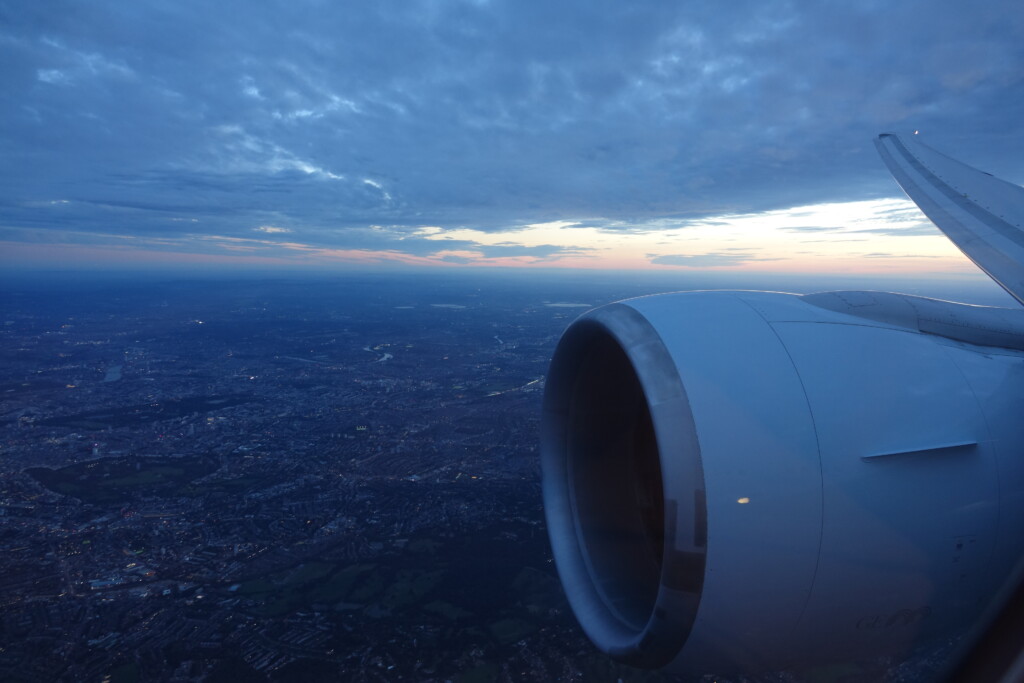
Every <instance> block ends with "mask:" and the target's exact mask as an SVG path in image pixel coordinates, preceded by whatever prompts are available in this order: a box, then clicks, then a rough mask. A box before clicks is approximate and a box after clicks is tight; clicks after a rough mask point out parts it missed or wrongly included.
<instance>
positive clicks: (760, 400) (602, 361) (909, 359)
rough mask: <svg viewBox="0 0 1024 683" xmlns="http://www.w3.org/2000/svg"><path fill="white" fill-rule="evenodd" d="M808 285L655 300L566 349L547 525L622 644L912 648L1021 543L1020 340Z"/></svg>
mask: <svg viewBox="0 0 1024 683" xmlns="http://www.w3.org/2000/svg"><path fill="white" fill-rule="evenodd" d="M819 296H820V295H819ZM883 296H884V295H883ZM890 296H895V295H890ZM813 300H814V299H813V297H800V296H795V295H788V294H772V293H757V292H694V293H685V294H670V295H660V296H651V297H644V298H640V299H633V300H630V301H626V302H622V303H617V304H611V305H609V306H605V307H602V308H599V309H596V310H594V311H591V312H589V313H587V314H586V315H584V316H583V317H581V318H580V319H579V320H577V321H576V322H574V323H573V324H572V325H571V326H570V327H569V329H568V330H567V331H566V333H565V335H564V336H563V338H562V340H561V342H560V343H559V345H558V349H557V351H556V353H555V356H554V359H553V360H552V363H551V369H550V372H549V375H548V379H547V387H546V392H545V397H544V418H543V426H542V462H543V470H544V506H545V512H546V515H547V522H548V529H549V534H550V537H551V545H552V549H553V553H554V557H555V561H556V564H557V567H558V572H559V575H560V577H561V579H562V584H563V587H564V589H565V592H566V594H567V596H568V599H569V602H570V604H571V606H572V609H573V611H574V612H575V614H576V616H577V618H578V619H579V621H580V623H581V625H582V626H583V628H584V630H585V631H586V633H587V635H588V636H589V637H590V639H591V640H592V641H593V642H594V643H595V644H596V645H597V647H598V648H600V649H601V650H603V651H604V652H606V653H608V654H609V655H611V656H613V657H615V658H616V659H619V660H621V661H624V662H627V663H631V664H634V665H638V666H646V667H661V666H668V667H669V668H670V669H672V670H675V671H679V672H692V673H711V672H715V673H726V672H730V671H759V670H761V671H763V670H770V669H779V668H785V667H787V666H790V665H793V664H795V663H813V662H818V661H834V660H837V659H854V658H858V657H862V656H866V657H867V656H875V655H879V654H893V653H898V652H900V651H906V650H907V649H908V648H909V647H911V646H913V645H915V644H918V643H920V642H922V641H923V640H924V639H926V638H928V637H931V636H934V635H937V634H940V633H943V632H947V631H949V630H952V629H955V628H957V627H961V626H965V625H967V624H968V623H969V620H970V619H973V618H975V617H976V616H977V615H978V614H979V612H980V610H981V609H982V608H983V607H984V606H985V604H986V602H987V601H988V600H989V599H990V598H991V597H992V595H993V593H994V592H995V591H996V589H997V588H998V587H999V585H1000V584H1001V582H1002V581H1003V579H1004V578H1005V577H1006V576H1007V575H1008V573H1009V572H1010V570H1011V568H1012V566H1013V564H1014V562H1015V561H1016V560H1017V558H1018V557H1019V556H1020V554H1021V549H1022V546H1024V362H1022V361H1024V353H1022V352H1021V351H1017V350H1011V349H1005V348H994V347H983V346H978V345H972V344H968V343H964V342H963V341H956V340H953V339H949V338H947V337H942V336H937V335H935V334H924V333H922V332H920V331H919V330H917V329H909V328H908V327H905V326H901V325H899V324H891V323H889V322H885V320H884V319H883V320H870V319H866V318H864V317H858V316H856V315H850V314H848V313H844V312H842V311H838V310H831V309H830V308H829V307H824V306H823V305H815V304H814V303H811V301H813ZM933 303H934V304H935V305H936V306H938V305H940V304H943V303H944V302H933ZM830 305H831V304H830ZM843 305H846V304H843ZM900 305H901V306H902V305H903V304H900ZM948 305H949V306H955V305H954V304H948ZM832 307H833V308H834V307H835V306H832ZM964 308H969V307H964ZM988 310H992V309H988ZM957 316H960V317H959V318H958V317H957ZM883 318H884V316H883ZM962 318H963V316H962V315H960V314H959V313H957V314H956V315H953V319H955V320H960V319H962ZM965 324H966V325H967V326H968V327H969V326H970V325H969V320H968V321H967V322H966V323H965Z"/></svg>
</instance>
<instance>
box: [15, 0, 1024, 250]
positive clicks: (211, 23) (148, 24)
mask: <svg viewBox="0 0 1024 683" xmlns="http://www.w3.org/2000/svg"><path fill="white" fill-rule="evenodd" d="M1021 35H1024V9H1021V7H1020V6H1019V4H1017V3H1011V2H993V3H987V4H984V5H980V6H979V5H968V4H967V3H962V5H961V6H956V4H947V6H944V7H943V11H942V12H936V11H934V7H933V5H932V4H931V3H928V2H924V1H921V2H906V3H897V4H895V5H893V4H892V3H872V2H862V3H831V2H829V3H810V2H808V3H794V2H778V1H773V0H769V1H767V2H734V3H729V4H728V7H723V5H721V4H720V3H710V2H707V3H662V2H655V1H653V0H651V1H650V2H631V3H594V2H582V1H580V2H561V3H542V2H519V1H513V0H508V1H500V0H491V1H475V2H474V1H461V0H459V1H456V0H452V1H438V2H383V3H333V2H326V1H316V0H309V1H305V2H303V1H294V0H293V1H289V2H278V3H264V4H259V5H253V4H251V3H247V2H218V3H207V2H197V1H194V2H184V1H182V2H173V3H172V2H166V3H135V4H125V3H121V2H113V1H109V2H100V1H97V2H90V3H81V2H52V3H45V4H38V3H35V4H33V3H6V4H4V5H2V6H0V65H2V66H0V91H2V92H3V95H2V100H0V117H2V120H3V121H4V126H3V127H2V129H0V144H2V145H3V154H4V158H5V163H4V164H2V165H0V230H3V231H5V232H4V233H2V234H0V237H2V238H5V239H8V240H12V239H13V240H15V241H27V242H31V241H33V240H36V241H45V240H46V239H47V238H45V237H43V236H42V235H41V233H45V232H47V231H61V233H62V234H64V235H68V234H72V235H74V234H80V235H82V238H81V239H82V241H83V242H87V241H90V240H93V241H95V240H96V239H98V238H97V237H95V236H97V235H107V236H123V237H131V238H145V239H148V240H158V239H162V238H166V239H173V240H180V239H183V238H186V237H191V238H196V239H198V238H204V237H205V238H212V237H216V238H229V239H237V240H263V241H264V242H270V243H274V242H280V243H281V244H282V245H285V244H292V245H305V246H307V247H312V248H317V249H338V250H364V251H369V252H372V251H387V250H392V251H394V252H396V253H401V254H405V255H408V256H411V257H424V256H429V255H436V254H441V258H446V259H447V260H448V261H451V262H455V261H459V260H460V259H462V260H469V261H472V260H473V259H477V258H485V259H486V258H501V257H510V258H512V257H514V258H527V259H533V260H547V261H551V260H557V259H558V258H560V257H563V256H569V255H576V256H578V255H579V254H581V253H584V252H585V250H586V249H588V248H589V247H588V245H587V244H583V243H580V244H576V245H569V246H554V245H550V244H549V245H523V244H517V243H506V244H504V245H501V244H492V245H483V246H482V245H481V244H480V243H479V242H472V241H465V240H463V241H461V242H459V241H458V240H454V241H452V243H449V244H442V243H441V241H440V240H438V239H427V237H425V236H424V235H422V234H420V233H419V232H418V231H420V230H421V229H422V228H424V227H425V226H437V227H439V228H440V229H441V230H442V231H446V230H456V229H459V228H467V229H472V230H475V231H480V232H484V233H486V232H496V231H508V230H509V229H512V228H517V227H522V226H526V225H530V224H536V223H542V222H552V221H559V220H562V221H571V222H575V223H577V224H581V225H593V226H597V227H601V228H604V229H608V230H615V231H619V232H628V231H630V230H633V229H637V230H651V229H657V225H658V222H659V221H665V220H669V221H676V222H678V221H682V220H687V219H696V218H702V217H707V216H715V215H721V214H737V213H752V212H758V211H767V210H773V209H780V208H785V207H791V206H797V205H808V204H813V203H816V202H826V201H839V200H857V199H867V198H878V197H886V196H896V195H897V193H898V190H897V188H896V187H895V185H894V184H893V183H892V181H891V180H890V179H889V177H888V175H887V174H886V172H885V171H884V169H883V168H882V166H881V164H880V162H879V161H878V160H877V158H876V156H875V153H874V150H873V148H872V146H871V140H872V138H873V136H874V135H875V134H877V133H878V132H880V131H883V130H892V129H895V130H908V129H911V130H912V129H921V130H922V131H924V132H925V133H926V134H927V137H928V140H929V141H930V142H932V143H933V144H934V145H935V146H937V147H939V148H940V149H943V150H944V151H947V152H948V153H950V154H951V155H953V156H958V157H960V158H962V159H963V160H965V161H967V162H968V163H972V164H974V165H977V166H980V167H982V168H985V169H986V170H990V171H992V172H994V173H996V174H997V175H1002V176H1004V177H1007V178H1008V179H1010V180H1015V181H1017V182H1021V181H1022V180H1024V166H1022V165H1021V164H1022V163H1024V162H1022V161H1021V160H1022V159H1024V98H1021V97H1020V95H1019V93H1020V92H1021V88H1022V87H1024V43H1022V41H1021V40H1020V36H1021ZM652 226H653V227H652ZM802 229H803V230H804V231H806V232H808V233H809V232H810V230H809V229H808V228H802ZM879 229H883V230H884V229H885V228H879ZM28 235H32V236H30V237H29V236H28ZM86 235H90V236H92V237H89V238H86V237H85V236H86ZM435 237H436V236H435ZM110 239H113V238H110ZM115 241H116V240H115ZM109 243H111V244H112V243H114V242H113V241H112V242H109ZM282 248H287V247H282ZM464 252H465V253H464ZM467 254H469V255H467ZM673 258H675V260H676V261H677V262H678V261H679V258H683V255H677V256H676V257H672V256H671V255H667V254H666V255H662V261H663V262H665V263H668V262H669V261H672V260H673ZM687 258H689V259H690V260H689V261H687V262H688V263H692V264H698V263H714V262H716V261H717V262H718V263H719V264H721V263H726V262H733V263H739V262H748V261H749V260H751V259H754V258H755V256H754V255H749V256H748V259H747V260H744V259H743V258H742V255H741V254H740V252H735V253H731V252H721V253H710V252H709V253H706V254H705V255H704V256H703V257H702V260H693V258H694V257H687ZM665 259H668V260H667V261H666V260H665ZM684 260H685V259H684Z"/></svg>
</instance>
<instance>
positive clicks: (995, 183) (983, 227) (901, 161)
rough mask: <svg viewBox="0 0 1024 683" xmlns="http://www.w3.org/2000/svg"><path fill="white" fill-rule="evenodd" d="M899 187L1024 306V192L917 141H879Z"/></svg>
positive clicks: (890, 137) (882, 137) (889, 138)
mask: <svg viewBox="0 0 1024 683" xmlns="http://www.w3.org/2000/svg"><path fill="white" fill-rule="evenodd" d="M875 146H876V147H877V148H878V152H879V154H881V156H882V160H883V161H884V162H885V164H886V166H888V167H889V171H890V172H891V173H892V175H893V177H894V178H896V182H898V183H899V184H900V187H902V188H903V191H904V192H906V193H907V196H909V197H910V198H911V199H912V200H914V203H916V204H917V205H918V207H920V209H921V211H923V212H924V213H925V215H926V216H928V218H930V219H931V221H932V222H933V223H935V225H937V226H938V228H939V229H940V230H942V232H944V233H945V234H946V236H947V237H949V239H951V240H952V241H953V243H954V244H956V246H957V247H958V248H959V249H960V251H962V252H963V253H964V254H965V255H966V256H967V258H969V259H971V261H973V262H974V264H975V265H977V266H978V267H979V268H981V269H982V270H983V271H985V273H986V274H988V276H989V277H991V278H992V279H993V280H995V281H996V282H997V283H999V285H1000V286H1002V288H1003V289H1005V290H1006V291H1007V292H1009V293H1010V295H1011V296H1013V298H1015V299H1017V301H1019V302H1021V303H1024V188H1022V187H1020V186H1019V185H1014V184H1013V183H1008V182H1006V181H1005V180H1000V179H999V178H996V177H995V176H993V175H991V174H989V173H985V172H983V171H979V170H978V169H976V168H971V167H970V166H968V165H967V164H962V163H960V162H959V161H956V160H954V159H950V158H949V157H947V156H946V155H944V154H942V153H940V152H936V151H935V150H934V149H932V148H931V147H928V146H927V145H925V144H923V143H921V142H918V141H917V140H916V139H909V138H906V137H902V138H901V137H899V136H897V135H893V134H891V133H883V134H881V135H879V136H878V139H877V140H876V141H875Z"/></svg>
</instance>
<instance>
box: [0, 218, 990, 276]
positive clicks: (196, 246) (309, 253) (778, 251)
mask: <svg viewBox="0 0 1024 683" xmlns="http://www.w3.org/2000/svg"><path fill="white" fill-rule="evenodd" d="M371 229H373V230H376V231H380V232H382V233H383V234H384V235H385V236H389V237H390V236H393V244H394V248H389V249H381V250H370V249H345V248H336V247H325V246H318V245H314V244H307V243H303V242H302V241H301V238H299V236H298V235H297V234H295V231H293V232H292V233H291V234H289V235H288V237H289V240H290V241H275V240H273V239H267V236H268V231H267V229H266V226H256V227H254V228H253V231H254V232H256V233H259V236H258V237H257V236H253V237H238V236H222V235H183V236H181V237H159V238H145V237H140V236H124V235H102V234H93V235H87V234H85V235H83V234H78V233H73V232H63V233H58V234H57V235H55V237H57V239H58V240H59V241H56V242H53V243H47V244H42V243H34V242H17V241H11V240H8V241H6V242H0V263H5V264H6V265H8V266H9V267H23V268H25V267H42V268H46V267H112V268H116V267H122V266H132V265H146V266H190V267H210V268H220V267H223V268H234V267H247V266H251V267H255V266H260V267H275V266H276V267H296V266H300V267H301V266H310V267H318V268H319V267H330V266H344V265H358V266H403V265H404V266H417V267H436V268H479V267H497V268H524V269H533V268H545V269H582V270H631V271H632V270H643V271H663V272H672V271H714V272H736V273H770V274H798V273H799V274H842V275H886V276H891V275H920V274H936V273H942V274H949V275H959V274H965V273H972V272H977V269H976V268H975V266H974V265H973V264H972V263H971V262H970V261H968V260H967V259H966V258H965V257H964V256H963V255H962V254H961V253H960V252H959V251H958V250H957V249H956V247H955V246H954V245H953V244H952V243H951V242H950V241H949V240H948V239H946V238H945V237H944V236H943V235H942V234H941V233H940V232H939V231H938V230H937V229H935V228H934V227H933V226H931V224H930V223H928V222H927V219H925V218H924V217H923V216H921V215H920V214H919V213H918V212H917V209H916V208H915V207H914V206H913V204H911V203H910V202H908V201H906V200H892V199H887V200H871V201H860V202H846V203H835V204H820V205H813V206H805V207H795V208H792V209H787V210H780V211H768V212H762V213H759V214H735V215H724V216H717V217H712V218H706V219H697V220H682V219H657V220H651V221H648V222H647V223H644V224H641V225H639V226H638V225H628V226H627V225H617V224H614V223H611V224H609V223H607V222H605V223H603V224H602V223H601V222H600V221H594V220H591V221H589V222H588V221H583V220H581V221H553V222H549V223H535V224H530V225H524V226H517V227H515V228H510V229H506V230H497V231H481V230H473V229H467V228H457V229H445V228H442V227H438V226H425V227H421V228H418V229H414V230H412V231H410V230H409V229H408V228H406V229H404V230H398V229H389V228H386V227H380V226H371ZM281 232H283V231H281ZM270 234H273V233H270ZM410 237H415V238H416V240H417V241H416V244H417V245H418V248H419V249H421V250H422V249H423V244H424V243H427V244H429V243H431V242H436V243H437V249H436V250H434V251H432V252H431V253H429V254H426V255H416V254H411V253H408V252H406V251H403V250H402V246H403V241H404V240H406V239H409V238H410ZM76 240H82V241H86V240H88V243H85V244H81V243H77V242H76ZM99 240H105V241H107V242H111V243H110V244H105V245H97V244H96V242H97V241H99ZM449 241H450V242H452V244H453V246H455V245H456V244H457V245H458V248H455V249H446V248H445V246H446V245H445V243H446V242H449ZM467 245H468V246H467ZM502 249H510V250H519V251H526V252H527V253H526V254H519V255H509V256H502V255H500V251H501V250H502ZM531 249H534V250H540V251H541V255H530V254H529V250H531ZM488 251H490V252H491V254H492V255H490V256H488V255H486V252H488ZM545 251H547V252H551V253H550V255H543V252H545ZM495 252H498V255H495ZM560 252H561V253H560ZM659 260H661V261H665V262H661V263H659V262H658V261H659Z"/></svg>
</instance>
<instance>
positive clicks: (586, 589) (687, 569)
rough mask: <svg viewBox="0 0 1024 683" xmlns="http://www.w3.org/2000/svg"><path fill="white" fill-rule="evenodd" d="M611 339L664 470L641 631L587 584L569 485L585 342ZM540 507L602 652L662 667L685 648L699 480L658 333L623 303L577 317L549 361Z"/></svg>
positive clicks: (697, 573) (700, 565) (673, 373)
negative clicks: (635, 386)
mask: <svg viewBox="0 0 1024 683" xmlns="http://www.w3.org/2000/svg"><path fill="white" fill-rule="evenodd" d="M609 340H610V341H611V342H613V343H614V344H615V345H617V347H618V349H619V350H621V352H622V353H623V354H624V355H625V357H626V359H627V360H628V363H629V365H630V369H631V370H632V373H633V374H634V375H635V378H636V380H637V381H638V382H639V384H640V386H641V388H642V391H643V397H644V400H645V401H646V403H647V409H648V411H649V414H650V419H651V422H652V425H653V430H654V434H655V439H656V443H657V458H658V464H659V466H660V470H661V481H662V492H661V493H662V499H663V509H664V517H665V519H664V525H663V529H664V539H663V543H664V546H663V549H662V563H661V573H660V579H659V586H658V587H657V595H656V598H655V600H654V601H653V605H652V607H651V609H650V614H649V615H648V616H647V618H646V621H645V623H644V624H643V625H642V626H641V627H637V626H635V625H630V624H628V623H625V622H624V621H623V619H621V618H620V617H619V615H617V614H615V613H614V610H613V609H610V608H609V605H608V602H607V601H606V599H605V596H604V595H603V591H602V590H600V589H599V588H598V587H597V586H595V585H594V578H593V573H592V566H591V563H590V558H589V557H588V551H587V549H586V548H587V544H586V542H585V541H586V539H584V538H581V537H580V533H581V532H580V527H579V523H578V520H577V517H576V516H577V511H576V509H575V502H574V499H575V494H574V491H573V490H572V488H573V486H574V483H573V472H572V467H573V465H572V461H573V458H574V457H575V456H574V455H573V453H572V452H571V449H572V446H571V442H570V436H571V435H570V434H569V429H570V423H571V417H570V411H571V406H572V402H573V400H574V399H573V396H574V392H575V391H576V382H577V381H578V376H579V373H580V372H581V367H582V366H583V365H584V360H583V359H584V358H585V357H586V355H587V351H588V348H589V347H592V346H593V345H594V344H597V343H608V342H609ZM541 464H542V469H543V494H544V508H545V515H546V518H547V524H548V533H549V537H550V540H551V547H552V552H553V555H554V558H555V564H556V567H557V569H558V572H559V576H560V578H561V579H562V585H563V587H564V589H565V592H566V596H567V598H568V600H569V603H570V605H571V606H572V609H573V612H574V613H575V615H576V617H577V619H578V620H579V622H580V624H581V626H582V627H583V629H584V631H585V632H586V633H587V636H588V637H589V638H590V639H591V641H593V642H594V644H595V645H596V646H597V647H598V648H599V649H601V650H602V651H604V652H605V653H607V654H608V655H610V656H612V657H614V658H615V659H618V660H620V661H623V662H626V663H629V664H631V665H634V666H642V667H652V668H654V667H661V666H664V665H666V664H667V663H669V662H670V661H671V660H672V659H674V658H675V656H676V655H677V654H678V653H679V651H680V650H681V649H682V647H683V645H684V643H685V642H686V639H687V637H688V636H689V633H690V631H691V629H692V628H693V623H694V620H695V618H696V613H697V608H698V605H699V602H700V596H701V592H702V589H703V580H704V567H705V559H706V544H707V517H706V508H705V496H704V477H703V467H702V465H701V456H700V448H699V444H698V442H697V437H696V429H695V426H694V421H693V415H692V411H691V410H690V404H689V400H688V399H687V396H686V392H685V389H684V387H683V384H682V381H681V379H680V377H679V372H678V370H677V369H676V365H675V363H674V361H673V360H672V357H671V354H670V353H669V351H668V349H667V348H666V346H665V344H664V342H663V341H662V339H661V337H660V336H659V335H658V333H657V331H656V330H655V329H654V327H653V326H652V325H651V323H650V322H648V320H647V319H646V318H645V317H643V316H642V315H641V314H640V313H639V312H638V311H636V310H635V309H634V308H632V307H631V306H629V305H628V304H621V303H620V304H611V305H609V306H605V307H602V308H599V309H596V310H594V311H590V312H589V313H587V314H585V315H584V316H583V317H581V318H580V319H579V320H577V321H576V322H574V323H573V324H572V325H571V326H570V327H569V329H568V330H566V333H565V334H564V335H563V337H562V339H561V341H560V342H559V345H558V348H557V350H556V351H555V354H554V357H553V359H552V362H551V369H550V371H549V374H548V378H547V383H546V387H545V394H544V413H543V417H542V424H541Z"/></svg>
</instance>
